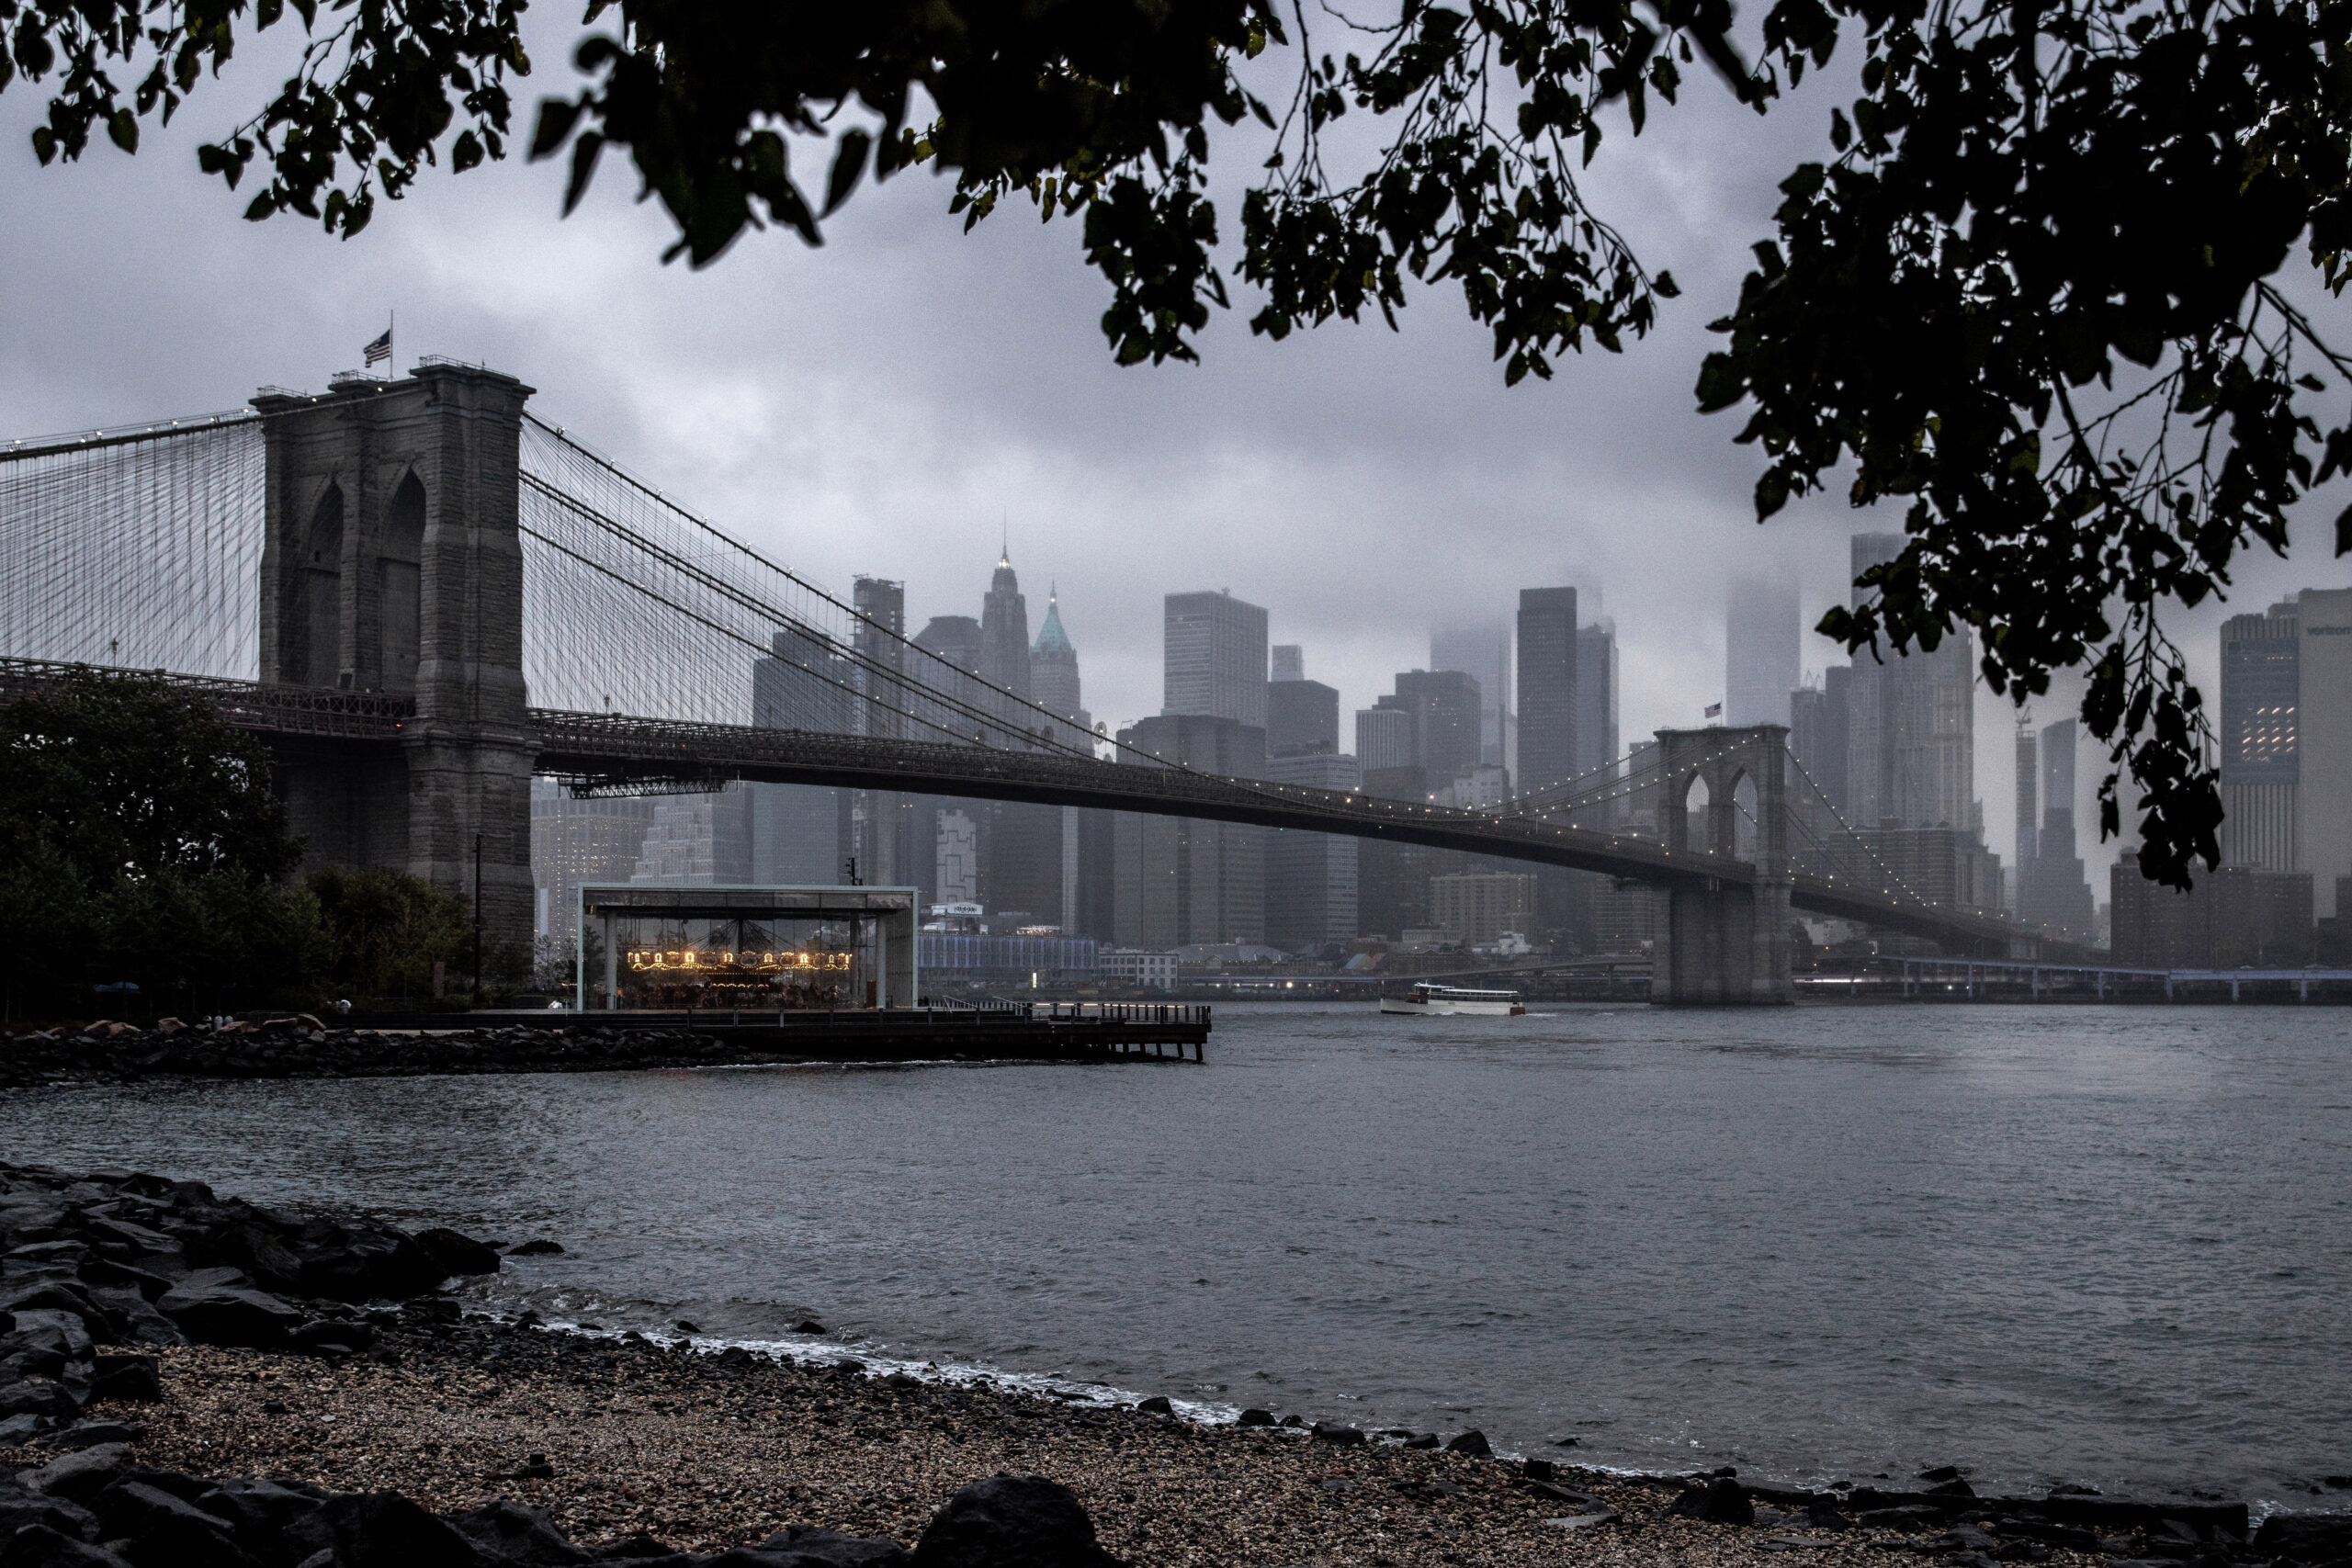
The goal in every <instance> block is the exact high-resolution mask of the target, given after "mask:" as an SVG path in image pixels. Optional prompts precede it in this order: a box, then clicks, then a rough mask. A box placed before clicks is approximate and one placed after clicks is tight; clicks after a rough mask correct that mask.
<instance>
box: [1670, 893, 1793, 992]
mask: <svg viewBox="0 0 2352 1568" xmlns="http://www.w3.org/2000/svg"><path fill="white" fill-rule="evenodd" d="M1657 901H1658V919H1657V946H1656V948H1655V950H1654V951H1653V953H1652V955H1651V964H1650V999H1651V1000H1652V1001H1655V1002H1662V1003H1664V1004H1665V1005H1667V1006H1668V1007H1775V1006H1781V1005H1784V1004H1786V1003H1788V1002H1790V1001H1792V1000H1794V999H1795V994H1796V987H1795V985H1794V983H1793V982H1792V980H1791V978H1790V974H1789V965H1790V960H1791V957H1792V953H1791V952H1790V946H1789V889H1788V885H1787V884H1786V883H1765V884H1761V885H1759V886H1753V887H1748V886H1739V885H1737V884H1723V883H1718V884H1714V885H1713V886H1709V887H1706V888H1697V887H1675V888H1667V889H1661V890H1660V891H1659V892H1658V893H1657Z"/></svg>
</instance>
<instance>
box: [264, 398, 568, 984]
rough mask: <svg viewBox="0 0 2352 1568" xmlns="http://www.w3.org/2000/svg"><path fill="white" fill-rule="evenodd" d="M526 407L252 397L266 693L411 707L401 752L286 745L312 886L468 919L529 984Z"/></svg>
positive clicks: (284, 777) (340, 744)
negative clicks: (297, 691) (360, 875)
mask: <svg viewBox="0 0 2352 1568" xmlns="http://www.w3.org/2000/svg"><path fill="white" fill-rule="evenodd" d="M531 392H532V389H531V388H529V387H526V386H525V385H523V384H522V383H521V382H520V381H517V380H516V379H515V378H513V377H511V376H503V375H500V374H498V373H497V372H495V371H491V370H484V369H481V368H479V367H470V366H458V365H430V364H428V365H424V366H420V367H417V370H416V373H415V375H414V376H413V377H412V378H409V379H407V380H402V381H393V382H389V383H381V382H369V383H358V384H354V385H349V386H345V387H344V388H341V389H337V390H336V391H335V392H333V393H330V394H329V395H327V396H326V397H323V398H304V397H294V396H290V395H278V394H271V393H265V394H263V395H262V396H260V397H257V398H255V399H254V407H255V408H257V409H259V410H261V411H262V412H264V413H266V414H267V415H269V416H270V417H269V418H268V420H267V421H266V423H265V426H264V428H265V442H266V446H265V450H266V471H267V485H268V498H267V502H266V527H267V535H266V542H265V544H264V546H263V550H262V565H261V584H260V610H261V679H262V681H263V682H266V683H269V682H276V683H283V684H286V685H293V686H308V687H313V688H319V687H331V688H336V689H340V690H345V691H350V692H353V693H355V694H357V693H368V692H374V693H383V694H391V695H395V696H408V697H413V699H414V701H415V705H416V712H415V716H414V717H413V719H412V720H409V721H408V722H407V723H405V724H404V725H403V726H402V728H401V733H400V738H399V739H397V740H392V741H375V740H362V741H352V740H334V741H327V740H323V739H321V740H304V739H300V738H297V737H288V738H285V739H282V740H281V741H280V742H279V744H278V746H277V763H278V780H277V784H278V788H279V791H280V793H281V795H282V796H283V798H284V799H285V801H286V804H287V810H288V816H289V818H291V821H292V825H293V829H294V830H295V831H296V832H297V833H299V834H300V835H301V836H302V838H303V840H305V846H306V847H305V858H304V866H305V869H311V868H315V867H317V866H321V865H328V864H337V865H347V866H355V867H370V866H388V867H392V868H396V869H399V870H402V871H407V872H410V873H412V874H414V875H416V876H419V877H422V878H423V879H424V880H425V881H427V882H430V883H431V884H433V885H434V886H435V887H438V888H441V889H443V890H444V891H447V892H451V893H457V894H459V895H461V896H462V897H465V898H467V899H468V900H469V901H471V900H472V899H473V897H474V889H475V886H476V877H477V856H478V857H479V877H480V886H481V919H482V944H483V952H484V954H485V957H484V967H485V968H489V969H491V970H492V973H497V972H498V971H499V969H500V968H501V967H503V966H510V965H512V964H515V963H517V962H518V961H519V962H522V963H527V961H528V957H529V953H530V942H531V915H532V884H531V773H532V764H533V761H534V760H535V758H536V756H537V738H536V737H535V736H534V735H533V734H532V732H531V728H530V725H529V722H528V720H527V717H526V712H525V708H526V694H525V690H524V684H523V551H522V540H521V537H520V535H519V532H518V528H519V524H520V517H519V504H520V486H521V458H522V428H523V405H524V402H525V401H526V400H527V399H528V398H529V397H530V395H531Z"/></svg>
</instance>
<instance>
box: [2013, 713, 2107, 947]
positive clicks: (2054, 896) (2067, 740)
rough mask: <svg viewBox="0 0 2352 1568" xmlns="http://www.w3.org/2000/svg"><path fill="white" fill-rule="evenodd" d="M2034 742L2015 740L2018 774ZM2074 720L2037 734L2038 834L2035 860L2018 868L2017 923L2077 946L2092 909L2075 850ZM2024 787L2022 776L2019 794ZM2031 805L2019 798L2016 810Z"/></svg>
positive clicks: (2021, 848) (2087, 932)
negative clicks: (2058, 934) (2067, 939)
mask: <svg viewBox="0 0 2352 1568" xmlns="http://www.w3.org/2000/svg"><path fill="white" fill-rule="evenodd" d="M2032 743H2033V740H2032V737H2030V736H2028V735H2020V736H2019V737H2018V773H2020V775H2022V774H2023V773H2025V772H2026V770H2027V769H2028V767H2029V766H2030V762H2029V759H2028V750H2029V748H2030V747H2031V745H2032ZM2075 745H2076V739H2075V721H2074V720H2073V719H2071V718H2062V719H2060V720H2059V721H2058V722H2057V723H2055V724H2052V725H2050V726H2047V727H2046V728H2043V730H2042V731H2041V759H2040V760H2041V768H2040V774H2041V777H2040V784H2041V831H2040V832H2039V833H2037V834H2035V835H2034V842H2033V851H2032V853H2033V858H2032V859H2031V860H2030V861H2028V862H2025V863H2023V864H2021V865H2020V866H2019V868H2018V887H2019V889H2020V891H2019V893H2018V919H2020V920H2022V921H2024V922H2025V923H2026V924H2028V925H2035V926H2047V927H2049V928H2051V929H2052V930H2055V931H2064V932H2065V933H2066V934H2067V935H2068V936H2070V937H2072V938H2074V939H2075V941H2077V942H2087V941H2089V940H2090V936H2091V922H2092V919H2093V918H2094V908H2093V900H2092V897H2091V889H2090V884H2089V883H2088V882H2087V881H2086V880H2085V878H2084V875H2083V862H2082V858H2081V856H2080V855H2078V854H2077V853H2076V852H2075ZM2027 787H2028V786H2027V785H2026V784H2025V782H2024V780H2023V778H2022V777H2021V778H2020V780H2019V789H2020V792H2021V794H2022V792H2023V791H2024V790H2025V789H2026V788H2027ZM2029 806H2030V803H2029V802H2027V801H2025V800H2024V799H2022V798H2020V800H2019V802H2018V808H2019V809H2020V810H2025V809H2028V808H2029ZM2025 848H2026V840H2025V835H2024V834H2022V833H2020V834H2019V835H2018V852H2019V853H2021V854H2022V853H2023V852H2025Z"/></svg>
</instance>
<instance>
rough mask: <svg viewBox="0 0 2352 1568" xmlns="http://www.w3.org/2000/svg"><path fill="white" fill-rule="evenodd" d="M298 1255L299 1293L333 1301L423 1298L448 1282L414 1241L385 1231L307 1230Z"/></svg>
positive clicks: (400, 1233) (402, 1233) (327, 1226)
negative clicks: (299, 1259) (443, 1282)
mask: <svg viewBox="0 0 2352 1568" xmlns="http://www.w3.org/2000/svg"><path fill="white" fill-rule="evenodd" d="M299 1250H300V1254H301V1258H302V1274H301V1279H302V1289H303V1290H305V1291H307V1292H310V1293H311V1295H314V1296H328V1297H332V1298H334V1300H336V1301H344V1302H365V1301H373V1300H375V1299H376V1298H378V1297H379V1296H390V1297H394V1298H406V1297H409V1296H414V1295H422V1294H423V1293H424V1292H426V1291H429V1290H431V1289H433V1288H434V1287H435V1285H438V1284H439V1283H440V1282H441V1281H442V1280H444V1279H446V1278H447V1271H446V1270H444V1269H441V1268H440V1267H439V1266H438V1265H436V1264H435V1262H434V1261H433V1258H432V1257H431V1255H430V1254H428V1253H427V1252H426V1251H425V1249H424V1247H422V1246H420V1245H418V1243H417V1239H416V1238H415V1237H414V1236H413V1235H409V1234H408V1233H407V1232H405V1231H396V1230H392V1229H390V1228H389V1227H387V1228H384V1229H380V1230H377V1229H360V1230H354V1229H346V1228H345V1227H344V1226H341V1225H334V1224H312V1225H308V1226H305V1227H304V1228H303V1232H302V1239H301V1242H300V1248H299Z"/></svg>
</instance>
